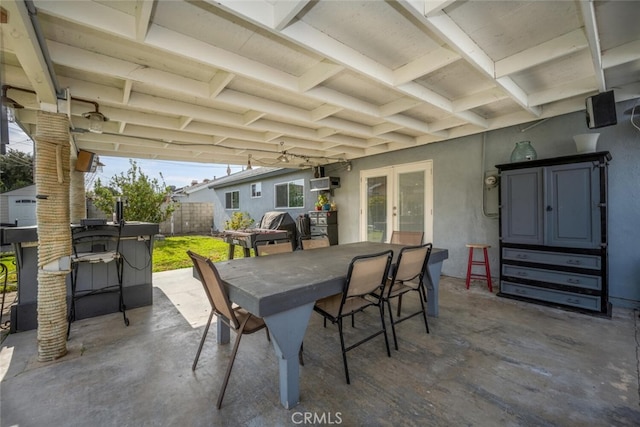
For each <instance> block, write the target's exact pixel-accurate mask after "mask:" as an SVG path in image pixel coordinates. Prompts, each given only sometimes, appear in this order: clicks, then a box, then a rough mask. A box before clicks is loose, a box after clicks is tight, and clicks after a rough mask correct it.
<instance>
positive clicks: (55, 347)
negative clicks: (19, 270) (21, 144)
mask: <svg viewBox="0 0 640 427" xmlns="http://www.w3.org/2000/svg"><path fill="white" fill-rule="evenodd" d="M37 117H38V120H37V128H36V137H35V149H36V157H35V159H36V161H35V170H36V173H35V181H36V193H37V196H36V197H37V204H36V217H37V221H38V332H37V335H38V360H40V361H43V362H44V361H50V360H54V359H57V358H59V357H62V356H64V355H65V354H66V353H67V286H66V278H67V275H68V274H69V256H70V255H71V228H70V220H69V219H70V218H69V186H70V184H69V181H70V178H69V166H70V158H69V155H70V149H69V147H70V144H69V120H68V118H67V116H66V115H65V114H60V113H49V112H45V111H38V116H37Z"/></svg>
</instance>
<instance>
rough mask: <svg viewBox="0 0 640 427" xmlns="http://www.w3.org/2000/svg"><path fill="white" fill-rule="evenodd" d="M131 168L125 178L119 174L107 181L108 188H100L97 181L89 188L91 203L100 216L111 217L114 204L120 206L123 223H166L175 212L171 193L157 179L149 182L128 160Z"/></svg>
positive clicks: (131, 161)
mask: <svg viewBox="0 0 640 427" xmlns="http://www.w3.org/2000/svg"><path fill="white" fill-rule="evenodd" d="M129 163H130V164H131V168H129V170H128V171H127V174H126V175H125V174H124V173H120V175H116V176H113V177H111V180H110V181H109V186H104V185H102V182H101V181H100V179H97V180H96V183H95V185H94V187H93V192H94V195H93V203H94V205H95V206H96V207H97V208H98V209H100V210H101V211H102V212H104V213H106V214H107V215H109V216H110V215H111V214H112V213H113V212H114V211H115V205H116V200H117V198H118V197H121V198H122V201H123V202H124V206H125V208H124V219H125V220H126V221H143V222H152V223H160V222H162V221H164V220H165V219H167V218H168V217H169V216H170V215H171V213H173V211H174V210H175V208H176V203H175V202H173V201H172V200H171V198H170V197H169V196H170V194H171V189H170V188H169V187H167V185H166V184H165V183H164V178H163V177H162V174H160V178H161V179H162V184H160V182H159V181H158V179H157V178H154V179H149V177H148V176H147V175H145V174H144V172H142V170H141V169H140V168H139V167H138V164H137V163H136V162H135V161H134V160H131V159H130V160H129Z"/></svg>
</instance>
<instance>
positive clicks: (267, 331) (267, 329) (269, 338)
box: [264, 328, 271, 342]
mask: <svg viewBox="0 0 640 427" xmlns="http://www.w3.org/2000/svg"><path fill="white" fill-rule="evenodd" d="M264 330H265V332H266V333H267V341H269V342H271V335H269V328H264Z"/></svg>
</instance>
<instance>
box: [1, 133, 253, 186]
mask: <svg viewBox="0 0 640 427" xmlns="http://www.w3.org/2000/svg"><path fill="white" fill-rule="evenodd" d="M8 148H10V149H12V150H19V151H23V152H26V153H32V152H33V141H32V140H31V139H30V138H29V137H28V136H27V135H26V134H25V133H24V132H23V131H22V129H20V127H18V126H17V125H15V124H14V123H10V124H9V145H8ZM135 161H136V163H137V164H138V166H139V167H140V168H141V169H142V172H144V173H145V174H146V175H147V176H148V177H149V178H152V179H153V178H158V179H160V173H162V176H163V177H164V182H165V184H167V185H175V186H176V187H177V188H179V187H184V186H187V185H190V184H191V181H194V180H196V181H198V182H202V181H203V180H204V179H213V178H214V177H218V178H219V177H221V176H225V175H226V174H227V165H220V164H212V163H187V162H174V161H168V160H148V159H135ZM100 163H103V164H104V166H103V168H102V172H98V173H96V175H95V177H97V178H100V180H101V181H102V183H103V184H108V183H109V180H110V179H111V177H113V176H116V175H119V174H120V173H125V174H126V172H127V171H128V170H129V168H130V166H131V165H130V164H129V158H125V157H105V156H101V157H100ZM240 170H242V168H241V167H239V166H231V172H238V171H240ZM85 178H86V179H87V180H88V179H90V178H92V175H91V174H87V176H86V177H85Z"/></svg>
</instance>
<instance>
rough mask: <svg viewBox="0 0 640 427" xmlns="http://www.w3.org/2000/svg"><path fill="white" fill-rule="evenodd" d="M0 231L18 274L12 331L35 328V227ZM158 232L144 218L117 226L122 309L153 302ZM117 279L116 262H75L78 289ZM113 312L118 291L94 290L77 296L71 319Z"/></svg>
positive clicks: (156, 227)
mask: <svg viewBox="0 0 640 427" xmlns="http://www.w3.org/2000/svg"><path fill="white" fill-rule="evenodd" d="M72 227H75V225H72ZM99 227H116V225H114V224H113V223H110V222H109V223H107V224H106V225H101V226H98V229H99ZM94 229H96V228H95V227H94ZM3 231H4V241H5V243H11V244H12V245H13V249H14V251H15V254H16V264H17V265H16V269H17V273H18V300H17V304H16V305H14V306H13V307H11V332H12V333H13V332H19V331H26V330H30V329H36V328H37V326H38V322H37V298H38V229H37V227H36V226H31V227H10V228H5V229H4V230H3ZM158 232H159V226H158V224H151V223H144V222H127V223H125V225H124V227H123V228H122V233H121V238H120V252H121V253H122V256H123V257H124V273H123V295H124V301H125V305H126V307H127V309H131V308H136V307H142V306H146V305H151V304H152V303H153V298H152V291H153V289H152V254H153V241H154V236H155V235H156V234H158ZM94 279H95V282H96V283H94ZM98 282H99V283H98ZM117 283H118V281H117V274H116V267H115V263H108V264H100V265H97V264H96V265H88V264H87V265H80V266H79V269H78V285H77V286H78V290H92V289H99V288H102V287H104V286H113V285H117ZM70 298H71V275H70V274H69V275H68V276H67V302H69V301H70ZM118 311H119V304H118V294H117V293H102V294H100V293H97V294H94V295H89V296H86V297H83V298H81V299H78V300H76V319H84V318H88V317H94V316H101V315H104V314H108V313H114V312H118Z"/></svg>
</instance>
